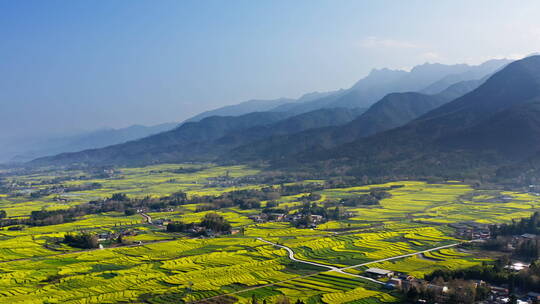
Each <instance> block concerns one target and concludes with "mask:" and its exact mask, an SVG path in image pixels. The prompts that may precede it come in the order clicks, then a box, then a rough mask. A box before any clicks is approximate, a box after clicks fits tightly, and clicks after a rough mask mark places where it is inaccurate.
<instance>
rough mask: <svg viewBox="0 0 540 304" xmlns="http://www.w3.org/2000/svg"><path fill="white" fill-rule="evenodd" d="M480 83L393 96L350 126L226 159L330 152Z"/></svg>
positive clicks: (263, 143) (248, 148) (266, 143)
mask: <svg viewBox="0 0 540 304" xmlns="http://www.w3.org/2000/svg"><path fill="white" fill-rule="evenodd" d="M475 84H477V82H474V83H472V82H462V83H458V84H455V85H452V86H451V87H449V88H448V89H446V90H444V91H443V92H441V93H440V94H437V95H426V94H421V93H415V92H406V93H391V94H388V95H386V96H385V97H384V98H382V99H381V100H380V101H378V102H377V103H375V104H374V105H373V106H371V107H370V108H369V109H368V110H367V111H366V112H364V113H363V114H361V115H359V116H358V117H357V118H356V119H354V120H352V121H351V122H349V123H347V124H345V125H342V126H335V127H327V128H316V129H311V130H306V131H304V132H299V133H295V134H290V135H288V136H281V137H273V138H271V139H265V140H260V141H257V142H256V143H254V144H249V145H245V146H240V147H238V148H236V149H235V150H233V151H231V152H230V153H229V154H227V155H225V157H224V158H233V159H238V160H255V159H259V158H264V159H276V158H283V157H287V156H290V155H292V154H295V153H300V152H302V151H307V150H321V149H329V148H332V147H336V146H339V145H341V144H345V143H348V142H352V141H354V140H356V139H359V138H362V137H367V136H370V135H373V134H376V133H379V132H383V131H385V130H389V129H392V128H396V127H399V126H402V125H404V124H406V123H408V122H410V121H412V120H414V119H416V118H418V117H420V116H421V115H423V114H425V113H427V112H428V111H430V110H432V109H435V108H437V107H438V106H441V105H442V104H444V103H446V102H449V101H451V100H453V99H454V98H456V97H459V96H461V95H463V94H465V93H468V92H469V91H471V90H473V89H474V88H476V86H475Z"/></svg>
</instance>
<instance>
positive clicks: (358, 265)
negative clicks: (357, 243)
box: [257, 237, 459, 284]
mask: <svg viewBox="0 0 540 304" xmlns="http://www.w3.org/2000/svg"><path fill="white" fill-rule="evenodd" d="M257 239H258V240H259V241H261V242H264V243H267V244H270V245H274V246H276V247H280V248H283V249H285V250H287V252H288V253H289V259H291V260H293V261H295V262H300V263H304V264H309V265H315V266H319V267H325V268H328V269H330V271H335V272H339V273H342V274H346V275H350V276H353V277H357V278H362V279H365V280H368V281H371V282H374V283H377V284H384V283H383V282H380V281H378V280H374V279H372V278H369V277H365V276H361V275H358V274H353V273H348V272H345V270H347V269H352V268H357V267H361V266H366V265H369V264H375V263H380V262H386V261H391V260H396V259H402V258H406V257H410V256H413V255H417V254H422V253H426V252H430V251H435V250H440V249H445V248H450V247H454V246H457V245H459V243H454V244H450V245H445V246H439V247H435V248H431V249H427V250H423V251H417V252H413V253H408V254H403V255H398V256H394V257H390V258H386V259H380V260H376V261H370V262H366V263H362V264H357V265H352V266H347V267H343V268H339V267H336V266H332V265H326V264H321V263H316V262H310V261H304V260H299V259H297V258H295V257H294V251H293V250H292V249H291V248H290V247H287V246H284V245H279V244H276V243H273V242H270V241H267V240H265V239H263V238H260V237H259V238H257Z"/></svg>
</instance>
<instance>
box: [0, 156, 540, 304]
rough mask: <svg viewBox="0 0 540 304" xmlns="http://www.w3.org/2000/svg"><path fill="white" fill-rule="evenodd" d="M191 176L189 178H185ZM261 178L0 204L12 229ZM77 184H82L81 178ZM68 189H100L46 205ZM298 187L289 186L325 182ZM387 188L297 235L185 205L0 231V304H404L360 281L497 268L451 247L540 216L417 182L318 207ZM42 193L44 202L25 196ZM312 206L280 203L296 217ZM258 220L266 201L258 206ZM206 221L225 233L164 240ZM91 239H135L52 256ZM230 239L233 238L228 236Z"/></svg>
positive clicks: (121, 173) (202, 169)
mask: <svg viewBox="0 0 540 304" xmlns="http://www.w3.org/2000/svg"><path fill="white" fill-rule="evenodd" d="M190 168H191V169H193V170H189V169H190ZM257 173H258V171H257V170H256V169H253V168H248V167H245V166H231V167H219V166H215V165H212V164H208V165H204V166H201V165H188V164H183V165H180V164H178V165H160V166H150V167H144V168H125V169H118V170H116V171H115V172H108V176H99V177H98V176H90V177H88V174H87V173H84V172H78V171H73V172H54V171H51V172H47V173H36V174H30V175H11V176H7V177H6V179H5V180H7V181H8V183H9V184H10V185H11V188H10V191H6V192H5V193H2V194H0V210H5V211H6V212H7V215H8V217H11V218H28V217H29V216H30V213H31V212H32V211H36V210H60V209H65V208H69V207H71V206H76V205H78V204H82V203H86V202H88V201H90V200H95V199H101V198H105V197H109V196H111V195H113V194H115V193H125V194H127V195H128V196H130V197H141V198H142V197H145V196H151V197H161V196H166V195H170V194H171V193H174V192H177V191H179V190H182V191H185V192H186V193H187V194H188V197H194V196H197V195H199V196H201V195H218V194H221V193H225V192H228V191H232V190H239V189H260V188H262V187H265V186H267V185H261V184H256V183H250V182H249V181H250V179H249V177H250V176H253V175H256V174H257ZM81 176H86V177H85V178H81ZM54 179H57V180H58V179H61V180H62V181H61V184H62V185H65V186H77V185H87V184H91V183H98V184H100V187H99V188H97V189H93V190H81V191H70V192H58V193H55V192H53V193H49V192H47V191H49V190H50V189H51V188H54V187H53V186H54V185H57V184H58V183H55V182H53V180H54ZM323 182H324V181H314V180H309V181H302V182H299V183H307V184H309V183H323ZM381 188H385V189H390V190H388V192H389V193H390V194H391V196H389V197H386V198H383V199H381V200H380V202H379V204H376V205H369V206H357V207H347V208H346V209H347V212H348V213H350V215H351V216H349V217H348V218H347V219H343V220H333V221H327V222H324V223H319V224H318V225H317V226H316V227H314V228H297V227H295V226H294V225H292V224H291V223H289V222H283V221H281V222H280V221H268V222H266V221H265V222H258V221H256V220H255V219H254V218H256V216H257V215H259V214H260V213H261V210H260V209H241V208H238V207H228V208H222V209H219V210H212V211H200V210H198V207H200V206H199V204H195V203H192V204H189V203H188V204H183V205H180V206H174V207H170V208H169V207H168V208H166V209H167V210H160V211H154V212H152V211H149V212H146V213H145V214H146V215H147V216H148V217H150V218H151V222H152V223H150V221H148V218H147V217H146V216H141V214H133V215H126V214H124V213H119V212H106V213H101V214H92V215H86V216H83V217H79V218H77V219H76V220H75V221H72V222H67V223H63V224H57V225H46V226H25V227H22V229H21V230H13V229H10V228H12V227H4V228H2V230H0V303H117V302H130V303H178V302H180V301H182V302H188V303H189V302H206V303H251V302H252V299H253V298H255V299H257V301H259V303H261V302H262V301H263V300H266V301H267V303H274V302H275V301H277V300H279V299H280V298H281V297H283V296H286V297H287V298H289V299H290V300H291V301H296V300H297V299H301V300H302V301H304V302H306V303H386V302H401V301H402V295H401V294H400V293H399V292H397V291H395V290H389V289H387V288H385V287H384V286H383V284H381V283H385V280H384V279H382V280H381V279H377V280H373V279H372V278H367V277H366V273H365V270H366V269H367V268H368V267H377V268H381V269H386V270H391V271H394V272H401V273H406V274H409V275H412V276H415V277H419V278H421V277H423V275H424V274H427V273H430V272H432V271H434V270H436V269H458V268H464V267H469V266H473V265H479V264H481V263H482V262H484V261H488V260H491V259H493V257H492V256H490V255H488V254H482V253H478V252H472V251H464V250H460V249H457V248H456V246H455V245H456V244H458V243H461V242H463V241H464V239H465V238H466V237H465V236H461V237H458V234H457V233H458V230H459V228H458V227H459V226H460V225H469V226H471V227H474V226H475V225H477V226H481V225H485V224H493V223H504V222H509V221H511V220H512V219H515V218H521V217H526V216H529V215H530V214H532V213H533V212H534V211H537V210H539V209H540V197H538V196H535V195H533V194H530V193H518V192H504V191H498V190H476V189H473V188H471V187H470V186H468V185H466V184H463V183H460V182H446V183H441V184H428V183H426V182H420V181H402V182H392V183H387V184H382V185H368V186H355V187H348V188H329V189H323V190H319V191H316V192H315V194H317V195H319V199H318V200H317V201H315V203H316V204H322V203H323V202H325V201H338V200H342V199H348V198H355V197H358V196H360V195H364V194H367V193H370V192H371V191H374V190H376V189H381ZM39 190H47V191H45V192H44V193H45V195H43V196H36V195H34V196H33V197H32V193H35V192H36V191H39ZM309 194H310V193H296V194H293V195H287V196H281V197H280V198H278V199H276V203H277V208H285V209H287V210H288V212H290V213H294V212H296V211H297V210H298V208H300V207H301V206H302V204H303V203H302V199H303V197H304V196H306V195H309ZM261 204H262V206H261V208H264V205H265V204H268V202H265V201H263V202H261ZM210 212H215V213H217V214H219V215H221V216H223V217H224V218H225V219H226V220H228V221H229V222H230V223H231V224H232V228H233V230H234V231H235V234H230V235H216V236H215V237H204V238H193V237H189V236H187V235H186V234H184V233H170V232H166V230H165V226H164V223H166V222H170V221H176V220H181V221H183V222H185V223H190V222H197V221H200V220H201V219H202V218H203V217H204V216H205V215H206V214H208V213H210ZM83 230H84V231H89V232H92V233H96V234H106V233H113V232H117V231H120V230H122V231H126V230H129V231H132V232H133V233H131V235H128V236H126V237H125V240H124V242H126V243H129V244H130V245H125V244H124V245H122V244H116V243H115V242H112V241H110V240H107V241H103V242H102V245H103V247H104V248H103V249H93V250H81V249H77V248H72V247H70V246H67V245H65V244H63V243H59V242H58V240H59V239H61V238H62V237H63V236H64V235H65V234H66V233H68V232H78V231H83ZM236 232H237V233H236Z"/></svg>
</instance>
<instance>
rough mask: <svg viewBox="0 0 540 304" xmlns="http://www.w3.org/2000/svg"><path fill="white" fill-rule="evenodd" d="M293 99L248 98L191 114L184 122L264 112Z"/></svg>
mask: <svg viewBox="0 0 540 304" xmlns="http://www.w3.org/2000/svg"><path fill="white" fill-rule="evenodd" d="M294 101H295V100H294V99H289V98H279V99H273V100H248V101H244V102H242V103H239V104H236V105H231V106H225V107H221V108H218V109H215V110H210V111H206V112H202V113H200V114H197V115H195V116H193V117H192V118H189V119H187V120H186V121H185V122H194V121H200V120H201V119H203V118H206V117H210V116H240V115H244V114H248V113H252V112H266V111H269V110H271V109H274V108H276V107H278V106H280V105H283V104H287V103H291V102H294ZM274 112H285V111H274Z"/></svg>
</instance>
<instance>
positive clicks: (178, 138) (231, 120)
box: [32, 109, 363, 165]
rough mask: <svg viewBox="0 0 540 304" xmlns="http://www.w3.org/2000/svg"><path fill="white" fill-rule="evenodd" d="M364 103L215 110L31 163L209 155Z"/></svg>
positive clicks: (334, 117) (345, 114)
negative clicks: (300, 109) (305, 109)
mask: <svg viewBox="0 0 540 304" xmlns="http://www.w3.org/2000/svg"><path fill="white" fill-rule="evenodd" d="M362 112H363V110H361V109H354V110H353V109H320V110H317V111H313V112H310V113H303V114H301V115H297V116H292V117H291V115H290V114H289V113H281V112H254V113H249V114H245V115H240V116H223V117H222V116H212V117H207V118H204V119H202V120H201V121H198V122H187V123H183V124H182V125H180V126H179V127H177V128H175V129H174V130H171V131H168V132H163V133H160V134H157V135H153V136H149V137H146V138H143V139H140V140H136V141H131V142H127V143H124V144H120V145H114V146H109V147H106V148H102V149H92V150H86V151H81V152H76V153H64V154H60V155H57V156H54V157H45V158H40V159H36V160H34V161H33V162H32V163H33V164H62V163H87V164H122V165H133V164H149V163H162V162H178V161H202V160H204V161H208V160H212V159H215V158H216V157H218V156H219V155H221V154H222V153H224V152H225V151H228V150H229V149H231V148H234V147H236V146H237V145H241V144H246V143H248V142H249V141H252V140H256V139H260V138H264V137H266V136H275V135H283V134H288V133H295V132H300V131H303V130H306V129H309V128H316V127H319V126H330V125H338V124H343V123H346V122H349V121H351V120H352V119H354V118H355V117H356V116H357V115H359V114H360V113H362Z"/></svg>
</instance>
